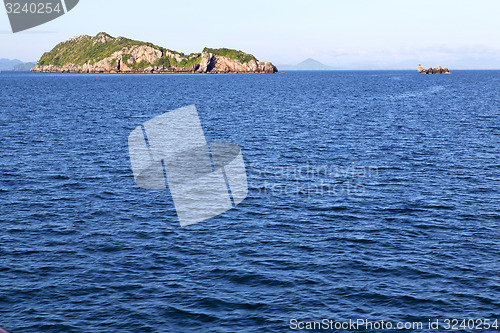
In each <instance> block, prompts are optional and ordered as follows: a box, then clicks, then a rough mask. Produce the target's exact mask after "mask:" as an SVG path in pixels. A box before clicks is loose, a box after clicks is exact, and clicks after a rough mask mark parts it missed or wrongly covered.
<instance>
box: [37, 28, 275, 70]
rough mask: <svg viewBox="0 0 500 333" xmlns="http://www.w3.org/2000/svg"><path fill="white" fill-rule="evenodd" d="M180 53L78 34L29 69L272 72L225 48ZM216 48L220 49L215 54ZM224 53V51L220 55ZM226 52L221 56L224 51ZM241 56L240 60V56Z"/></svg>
mask: <svg viewBox="0 0 500 333" xmlns="http://www.w3.org/2000/svg"><path fill="white" fill-rule="evenodd" d="M206 50H210V51H212V52H206V51H205V50H204V51H203V52H202V53H192V54H189V55H185V54H183V53H179V52H175V51H171V50H167V49H165V48H162V47H159V46H156V45H153V44H151V43H144V42H138V41H133V40H130V39H126V38H123V37H118V38H113V37H111V36H109V35H108V34H106V33H99V34H97V36H95V37H90V36H79V37H75V38H72V39H70V40H68V41H66V42H63V43H60V44H58V45H57V46H56V47H54V49H52V50H51V51H50V52H47V53H45V54H44V55H43V56H42V57H41V59H40V60H39V61H38V63H37V65H36V66H35V68H33V69H32V70H31V71H33V72H62V73H276V72H277V68H276V67H275V66H273V65H272V64H271V63H270V62H261V61H258V60H257V59H255V57H253V56H252V55H248V54H246V53H243V52H241V51H236V50H229V49H206ZM218 50H223V51H224V52H222V51H221V52H220V53H221V54H217V51H218ZM222 54H224V55H222ZM226 54H227V55H229V56H225V55H226ZM241 59H243V60H241Z"/></svg>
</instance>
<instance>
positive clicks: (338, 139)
mask: <svg viewBox="0 0 500 333" xmlns="http://www.w3.org/2000/svg"><path fill="white" fill-rule="evenodd" d="M499 91H500V72H499V71H455V72H454V73H453V74H452V75H427V76H424V75H418V74H417V73H416V72H412V71H380V72H379V71H360V72H355V71H354V72H350V71H335V72H287V73H286V74H276V75H163V76H159V75H158V76H153V75H149V76H147V75H129V76H127V75H98V76H96V75H83V74H82V75H78V74H75V75H73V74H31V73H2V74H0V112H1V122H0V138H1V140H0V173H1V178H0V204H1V215H0V326H3V327H5V328H6V329H8V330H10V331H12V332H13V333H16V332H19V333H25V332H26V333H29V332H33V333H39V332H64V333H69V332H194V331H197V332H285V331H289V330H290V329H289V321H290V319H292V318H296V319H298V320H301V321H313V320H316V321H318V320H321V319H323V318H328V319H332V320H336V321H341V320H349V319H352V320H355V319H357V318H366V319H370V320H374V321H375V320H385V321H389V320H390V321H394V322H396V321H423V322H427V320H428V318H490V319H495V318H497V319H499V320H500V247H499V239H500V228H499V227H500V205H499V203H500V125H499V124H500V111H499V109H500V95H499ZM193 103H194V104H196V105H197V107H198V112H199V115H200V118H201V122H202V124H203V127H204V131H205V135H206V137H207V139H208V140H209V141H230V142H234V143H237V144H238V145H239V146H240V147H241V149H242V152H243V155H244V159H245V163H246V166H247V175H248V182H249V188H250V190H249V194H248V197H247V198H246V199H245V200H244V201H243V202H242V203H241V204H240V205H238V206H237V207H236V208H235V209H232V210H230V211H228V212H226V213H224V214H222V215H220V216H218V217H215V218H212V219H210V220H208V221H205V222H202V223H199V224H196V225H192V226H189V227H186V228H181V227H180V226H179V222H178V219H177V216H176V213H175V209H174V206H173V203H172V199H171V197H170V194H169V192H168V191H159V190H144V189H140V188H138V187H137V186H136V185H135V183H134V179H133V176H132V171H131V167H130V161H129V157H128V147H127V137H128V135H129V133H130V132H131V131H132V130H133V129H134V128H135V127H136V126H137V125H139V124H141V123H143V122H144V121H146V120H148V119H150V118H152V117H155V116H157V115H159V114H162V113H164V112H166V111H169V110H173V109H175V108H178V107H182V106H185V105H189V104H193ZM419 331H422V330H419ZM423 331H427V330H423ZM429 332H430V331H429Z"/></svg>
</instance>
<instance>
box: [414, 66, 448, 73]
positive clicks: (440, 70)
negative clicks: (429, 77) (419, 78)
mask: <svg viewBox="0 0 500 333" xmlns="http://www.w3.org/2000/svg"><path fill="white" fill-rule="evenodd" d="M417 70H418V72H419V73H420V74H451V73H450V71H449V70H448V67H445V68H443V67H441V66H437V67H436V68H432V67H430V68H428V69H425V68H424V67H422V65H420V64H419V65H418V68H417Z"/></svg>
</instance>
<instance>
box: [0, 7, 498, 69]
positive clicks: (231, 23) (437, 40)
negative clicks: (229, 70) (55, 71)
mask: <svg viewBox="0 0 500 333" xmlns="http://www.w3.org/2000/svg"><path fill="white" fill-rule="evenodd" d="M499 15H500V1H498V0H475V1H471V0H467V1H465V0H434V1H427V0H419V1H413V0H341V1H338V0H331V1H314V0H309V1H294V0H288V1H282V0H277V1H273V0H265V1H264V0H252V1H235V0H231V1H229V0H227V1H226V0H223V1H217V0H212V1H206V0H204V1H197V0H189V1H181V0H177V1H170V0H161V1H160V0H143V1H136V2H134V1H123V0H101V1H96V0H80V3H79V4H78V5H77V6H76V7H75V8H74V9H73V10H72V11H70V12H69V13H67V14H66V15H64V16H62V17H60V18H58V19H56V20H54V21H51V22H49V23H46V24H44V25H42V26H39V27H35V28H33V29H31V30H28V31H25V32H20V33H16V34H12V32H11V30H10V25H9V22H8V18H7V14H6V12H5V11H4V10H0V45H1V48H0V58H17V59H21V60H23V61H32V60H38V58H39V57H40V56H41V55H42V53H43V52H45V51H48V50H50V49H51V48H52V47H53V46H54V45H56V44H57V43H58V42H60V41H63V40H66V39H69V38H71V37H74V36H77V35H82V34H86V35H95V34H97V33H98V32H99V31H106V32H108V33H110V34H111V35H112V36H124V37H129V38H133V39H138V40H144V41H150V42H153V43H155V44H158V45H161V46H164V47H167V48H170V49H174V50H178V51H181V52H185V53H190V52H200V51H201V50H202V48H203V47H205V46H208V47H229V48H235V49H240V50H243V51H245V52H249V53H252V54H254V55H255V56H256V57H257V58H259V59H260V60H265V61H272V62H273V63H274V64H296V63H298V62H300V61H302V60H304V59H306V58H314V59H316V60H319V61H321V62H323V63H325V64H327V65H330V66H333V67H336V68H345V69H385V68H397V69H414V68H415V67H416V66H417V65H418V63H422V65H424V66H425V67H430V66H436V65H443V66H448V67H449V68H454V69H459V68H463V69H468V68H470V69H475V68H477V69H491V68H495V69H500V38H499V36H500V19H499Z"/></svg>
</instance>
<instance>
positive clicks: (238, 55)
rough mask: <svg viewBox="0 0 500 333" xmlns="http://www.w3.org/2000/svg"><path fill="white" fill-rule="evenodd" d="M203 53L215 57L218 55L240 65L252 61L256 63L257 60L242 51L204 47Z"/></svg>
mask: <svg viewBox="0 0 500 333" xmlns="http://www.w3.org/2000/svg"><path fill="white" fill-rule="evenodd" d="M203 52H207V53H212V54H215V55H220V56H223V57H228V58H231V59H236V60H238V61H240V62H241V63H247V62H249V61H252V60H255V61H257V59H256V58H255V57H254V56H253V55H251V54H248V53H245V52H243V51H238V50H231V49H226V48H222V49H211V48H208V47H205V48H204V49H203Z"/></svg>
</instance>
